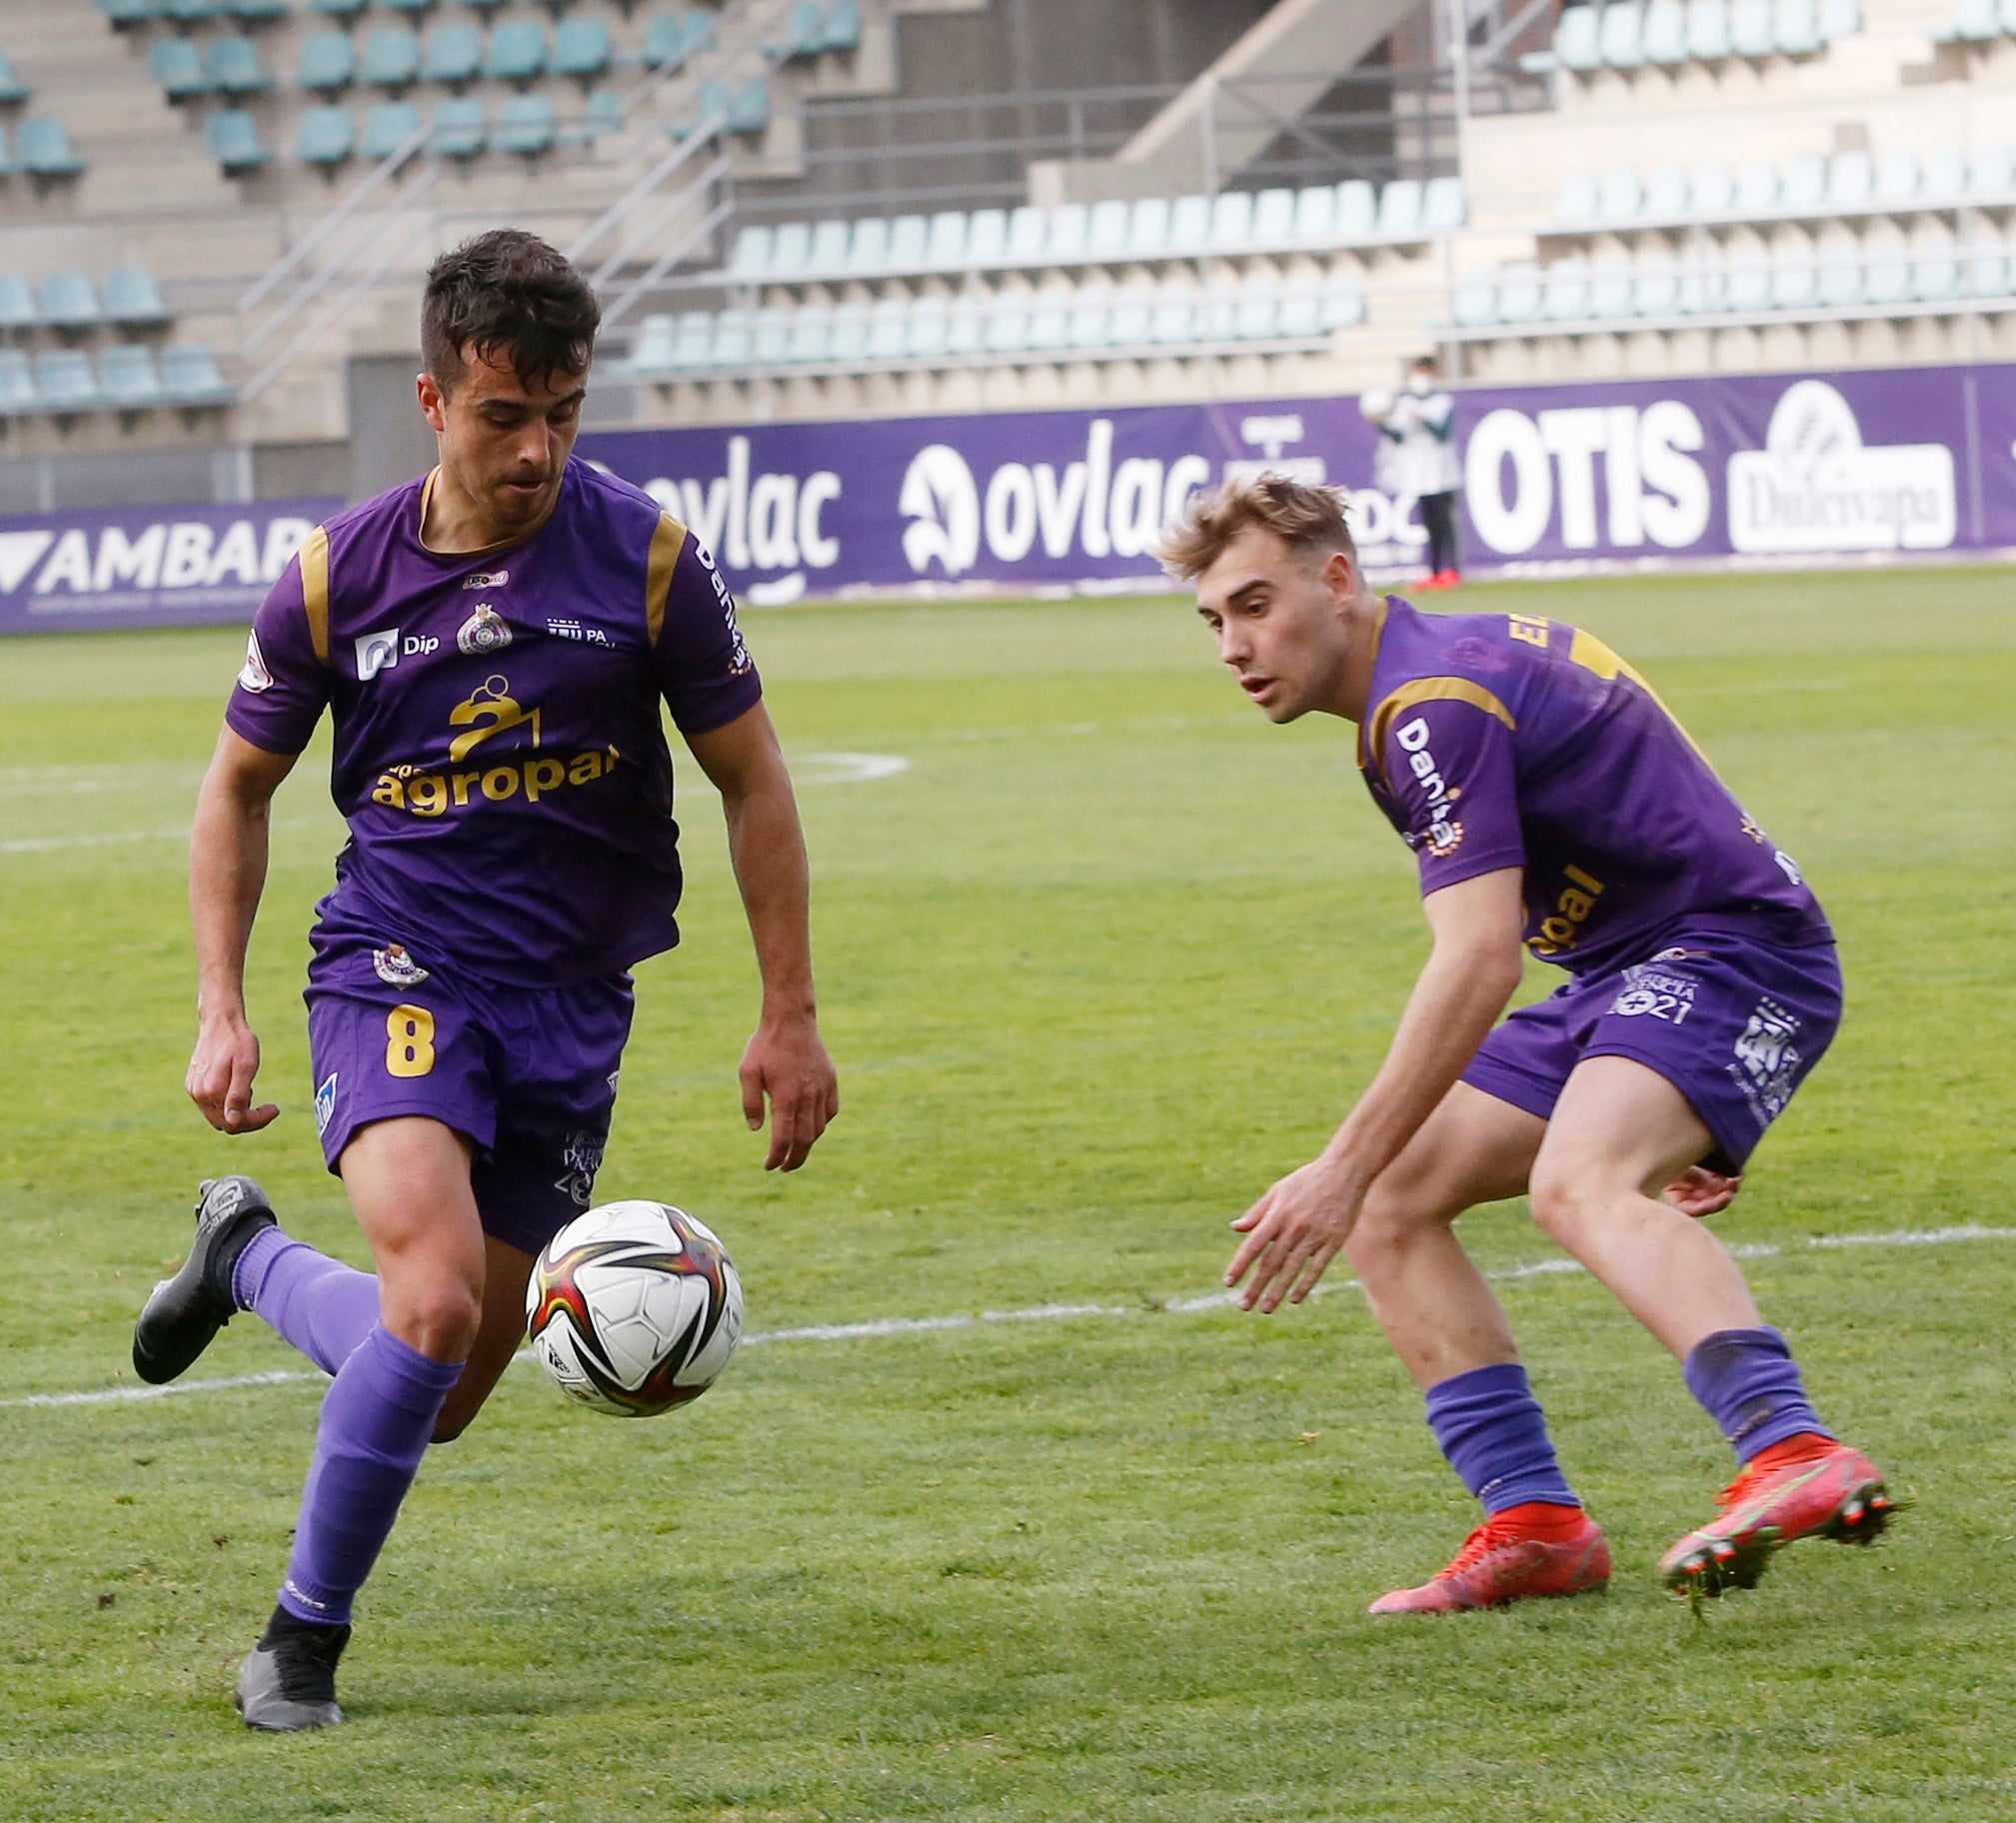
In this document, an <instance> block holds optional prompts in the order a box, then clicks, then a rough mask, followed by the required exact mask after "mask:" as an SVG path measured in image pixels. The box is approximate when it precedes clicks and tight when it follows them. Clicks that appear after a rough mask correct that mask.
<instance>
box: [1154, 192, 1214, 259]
mask: <svg viewBox="0 0 2016 1823" xmlns="http://www.w3.org/2000/svg"><path fill="white" fill-rule="evenodd" d="M1210 232H1211V199H1210V198H1209V197H1207V196H1178V197H1174V198H1172V199H1171V200H1170V202H1169V205H1168V212H1167V214H1166V215H1165V216H1164V217H1163V221H1162V244H1161V248H1160V250H1159V251H1160V253H1161V254H1162V255H1163V256H1167V255H1170V254H1192V253H1201V252H1203V250H1204V246H1205V243H1206V242H1207V241H1208V240H1209V239H1210Z"/></svg>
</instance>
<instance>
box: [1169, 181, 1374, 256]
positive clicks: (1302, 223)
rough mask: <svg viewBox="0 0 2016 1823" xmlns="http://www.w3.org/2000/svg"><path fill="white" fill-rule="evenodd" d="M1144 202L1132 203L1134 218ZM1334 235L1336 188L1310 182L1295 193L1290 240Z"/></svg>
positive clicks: (1306, 241) (1323, 242)
mask: <svg viewBox="0 0 2016 1823" xmlns="http://www.w3.org/2000/svg"><path fill="white" fill-rule="evenodd" d="M1144 207H1145V203H1144V202H1141V203H1136V204H1135V205H1134V216H1135V220H1136V221H1138V220H1139V216H1140V211H1141V210H1142V208H1144ZM1336 234H1337V190H1336V186H1335V185H1334V184H1311V185H1309V187H1308V188H1307V189H1305V190H1298V191H1297V192H1296V193H1295V227H1294V235H1293V240H1294V243H1295V245H1296V246H1297V247H1327V246H1329V245H1330V243H1331V242H1332V241H1334V240H1335V239H1336Z"/></svg>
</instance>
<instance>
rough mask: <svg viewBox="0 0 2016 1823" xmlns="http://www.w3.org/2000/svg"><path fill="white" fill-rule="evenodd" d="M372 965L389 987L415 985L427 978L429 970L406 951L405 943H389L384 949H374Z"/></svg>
mask: <svg viewBox="0 0 2016 1823" xmlns="http://www.w3.org/2000/svg"><path fill="white" fill-rule="evenodd" d="M371 965H372V967H373V968H374V969H376V970H377V973H378V978H379V979H380V980H381V981H383V982H385V983H386V985H387V986H389V987H414V986H418V985H419V983H420V982H422V981H424V980H426V979H427V970H426V969H425V968H423V967H421V965H420V964H419V963H418V962H416V961H415V960H414V959H413V957H412V956H410V955H408V954H407V953H406V945H405V944H404V943H387V944H386V945H385V947H384V948H383V949H374V950H372V952H371Z"/></svg>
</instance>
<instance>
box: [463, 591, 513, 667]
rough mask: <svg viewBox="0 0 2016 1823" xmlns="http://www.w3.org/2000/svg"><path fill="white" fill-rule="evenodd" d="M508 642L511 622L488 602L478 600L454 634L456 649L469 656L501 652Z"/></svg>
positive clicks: (509, 640) (509, 641)
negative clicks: (474, 607)
mask: <svg viewBox="0 0 2016 1823" xmlns="http://www.w3.org/2000/svg"><path fill="white" fill-rule="evenodd" d="M510 644H511V624H510V623H509V622H508V621H507V620H505V618H504V616H503V615H501V614H499V613H498V612H497V610H496V609H495V608H493V607H492V606H491V605H490V604H489V603H488V602H478V603H477V604H476V612H475V613H474V614H472V615H471V616H470V617H469V619H468V620H466V621H464V622H463V623H462V626H461V627H460V628H459V629H458V630H457V632H456V635H455V649H456V651H458V652H461V653H466V654H468V656H469V657H471V658H476V657H478V656H480V655H481V654H483V653H486V652H502V651H503V650H504V649H505V647H507V646H509V645H510Z"/></svg>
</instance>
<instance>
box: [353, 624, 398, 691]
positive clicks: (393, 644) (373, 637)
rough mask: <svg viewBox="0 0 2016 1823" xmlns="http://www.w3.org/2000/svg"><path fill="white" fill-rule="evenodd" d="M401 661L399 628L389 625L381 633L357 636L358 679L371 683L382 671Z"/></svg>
mask: <svg viewBox="0 0 2016 1823" xmlns="http://www.w3.org/2000/svg"><path fill="white" fill-rule="evenodd" d="M398 663H399V629H398V628H397V627H388V628H386V629H384V630H383V631H382V632H379V633H360V634H359V635H358V636H357V681H358V683H360V684H369V683H370V682H371V680H372V679H373V678H375V677H377V676H378V674H379V673H380V672H381V671H390V670H391V669H392V668H393V666H395V665H397V664H398Z"/></svg>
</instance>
